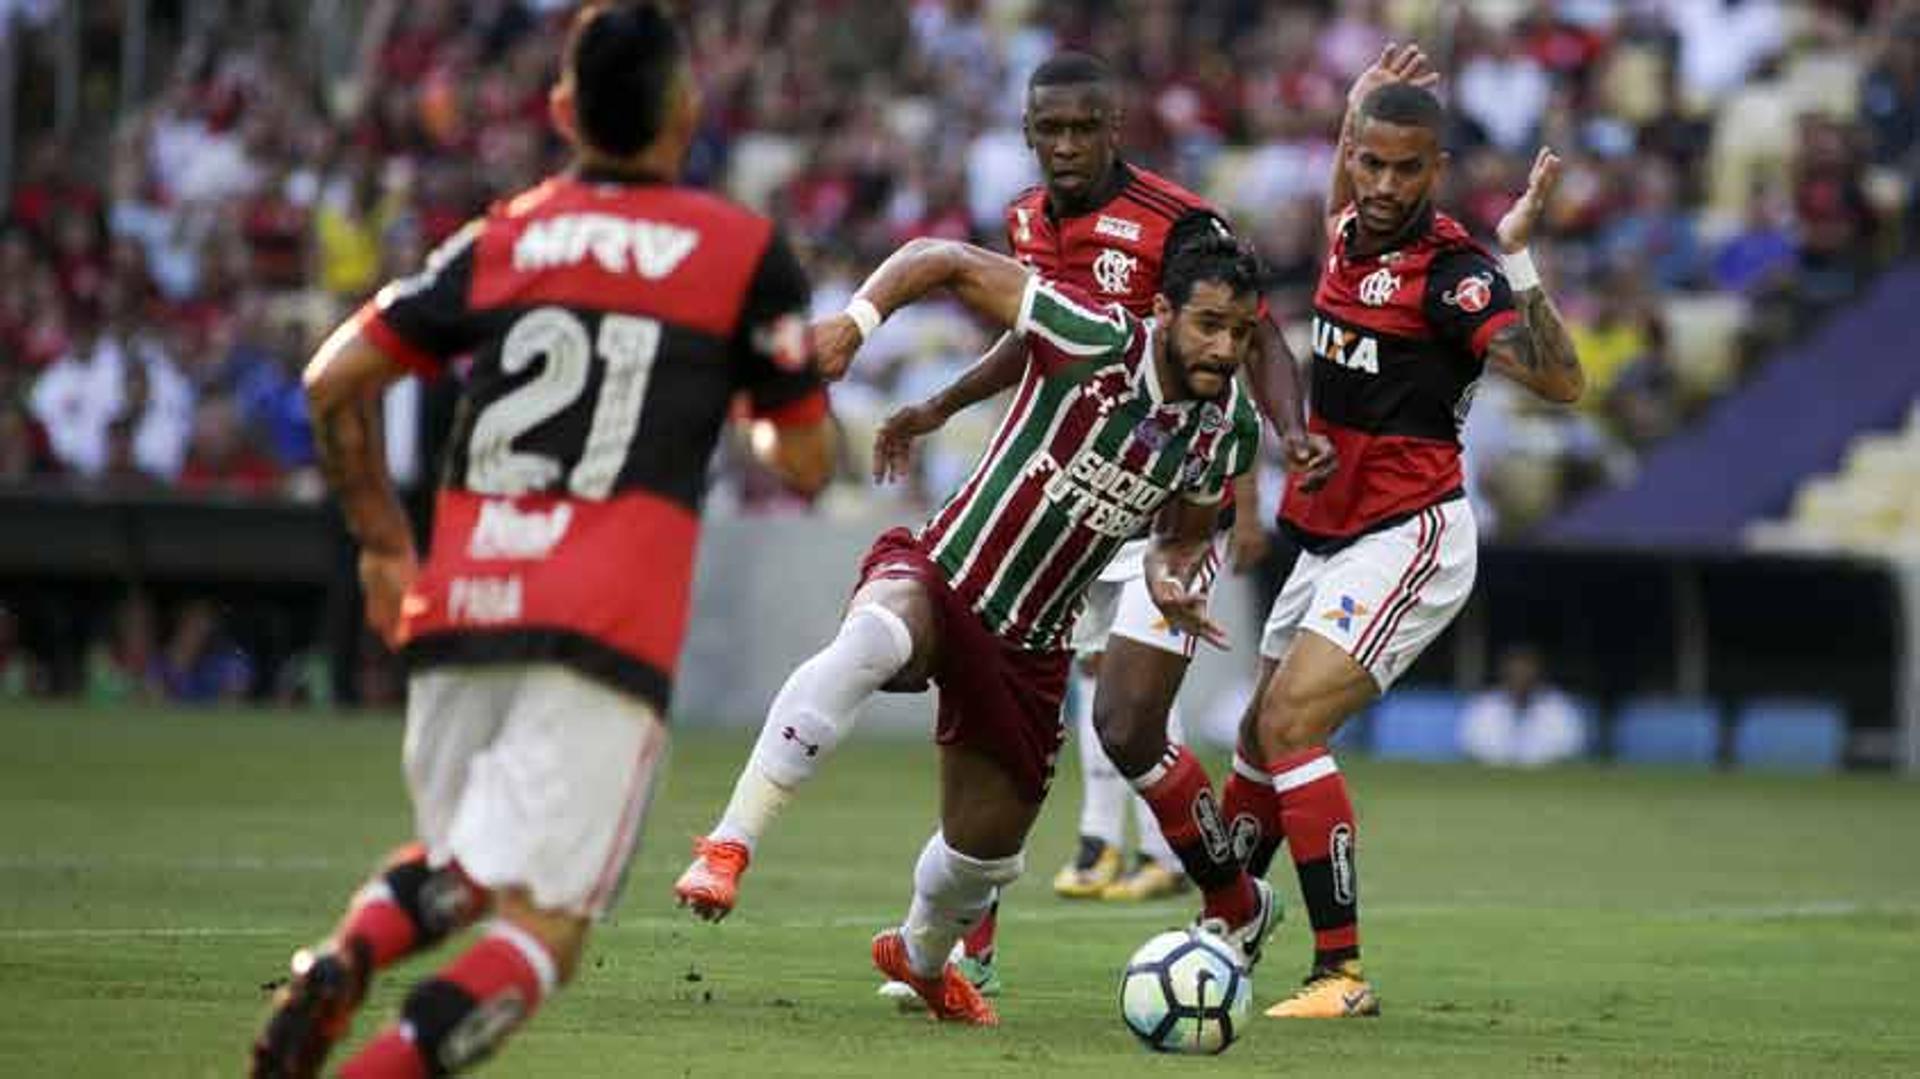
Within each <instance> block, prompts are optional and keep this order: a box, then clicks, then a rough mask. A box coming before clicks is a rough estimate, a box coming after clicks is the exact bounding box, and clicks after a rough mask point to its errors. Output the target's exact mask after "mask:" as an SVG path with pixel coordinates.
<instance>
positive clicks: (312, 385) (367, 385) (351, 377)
mask: <svg viewBox="0 0 1920 1079" xmlns="http://www.w3.org/2000/svg"><path fill="white" fill-rule="evenodd" d="M392 377H393V365H392V364H391V363H390V362H389V361H388V360H387V358H386V356H385V354H383V353H382V352H380V350H379V349H377V348H375V347H373V345H372V344H370V343H368V342H367V340H366V339H365V338H363V337H362V336H361V335H360V332H359V330H358V329H357V328H355V326H354V325H353V323H351V322H349V323H347V324H345V325H343V326H341V327H340V328H339V329H337V330H335V331H333V334H332V335H331V336H329V337H328V338H327V339H326V341H324V342H323V343H322V344H321V345H320V348H319V350H318V351H316V352H315V353H314V354H313V359H312V360H309V361H308V362H307V368H306V370H305V371H303V372H302V373H301V375H300V385H301V388H302V389H303V390H304V391H305V392H306V397H307V409H308V411H309V413H310V414H311V415H315V416H319V415H324V414H326V413H328V412H332V411H333V410H334V409H337V408H339V407H340V406H341V405H344V404H346V403H348V402H350V401H352V400H354V399H355V398H358V397H362V396H367V395H370V394H373V393H376V392H378V391H379V390H381V389H382V388H384V387H385V385H386V383H387V382H389V381H391V379H392Z"/></svg>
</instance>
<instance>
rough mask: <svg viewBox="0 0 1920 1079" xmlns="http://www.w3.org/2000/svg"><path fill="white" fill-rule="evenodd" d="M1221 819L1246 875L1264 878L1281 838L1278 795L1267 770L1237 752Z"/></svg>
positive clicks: (1224, 793)
mask: <svg viewBox="0 0 1920 1079" xmlns="http://www.w3.org/2000/svg"><path fill="white" fill-rule="evenodd" d="M1220 816H1222V817H1224V818H1225V819H1226V822H1227V834H1228V835H1230V836H1232V837H1233V852H1234V854H1235V855H1236V856H1238V857H1239V858H1240V859H1241V861H1242V862H1243V863H1244V864H1245V865H1246V867H1247V872H1248V873H1249V874H1251V875H1253V876H1256V877H1264V876H1266V875H1267V870H1268V869H1270V868H1272V866H1273V856H1274V855H1275V854H1276V853H1278V852H1279V850H1280V840H1281V838H1282V836H1283V835H1284V833H1283V832H1282V831H1281V830H1280V795H1279V793H1278V792H1276V791H1275V790H1274V789H1273V777H1272V776H1269V775H1268V774H1267V772H1266V769H1264V768H1261V767H1260V766H1258V765H1256V764H1254V763H1252V762H1251V761H1249V760H1247V759H1246V758H1245V757H1243V756H1241V755H1240V754H1239V753H1237V752H1236V753H1235V754H1234V755H1233V771H1232V773H1230V774H1229V775H1228V776H1227V787H1226V790H1225V791H1223V792H1222V793H1221V795H1220Z"/></svg>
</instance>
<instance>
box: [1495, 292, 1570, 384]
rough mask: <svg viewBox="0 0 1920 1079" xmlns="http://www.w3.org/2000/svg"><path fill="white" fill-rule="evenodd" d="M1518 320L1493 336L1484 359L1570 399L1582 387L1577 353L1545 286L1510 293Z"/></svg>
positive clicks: (1519, 377)
mask: <svg viewBox="0 0 1920 1079" xmlns="http://www.w3.org/2000/svg"><path fill="white" fill-rule="evenodd" d="M1513 299H1514V307H1515V308H1516V309H1517V310H1518V311H1519V312H1520V320H1519V321H1518V322H1515V323H1514V324H1513V325H1511V326H1508V327H1507V328H1506V329H1503V330H1501V331H1500V332H1499V333H1496V334H1494V335H1493V340H1492V341H1491V342H1489V344H1488V348H1487V358H1488V360H1490V361H1491V362H1492V363H1493V365H1494V366H1495V367H1497V368H1500V369H1503V370H1505V371H1506V373H1508V374H1509V375H1511V376H1513V377H1514V378H1515V379H1517V380H1518V381H1520V382H1522V383H1523V384H1525V385H1526V386H1527V387H1528V388H1529V389H1532V390H1533V391H1535V392H1536V393H1540V394H1542V395H1544V396H1546V397H1549V398H1551V399H1553V400H1556V401H1563V402H1570V401H1573V400H1575V399H1576V398H1578V397H1579V396H1580V393H1581V391H1582V390H1583V389H1585V387H1586V376H1585V373H1584V372H1582V371H1581V369H1580V355H1579V353H1578V352H1577V351H1576V350H1575V349H1574V345H1573V338H1572V336H1571V335H1569V334H1568V333H1567V327H1566V324H1565V323H1564V322H1562V321H1561V319H1560V312H1559V310H1558V309H1557V308H1555V307H1554V305H1553V300H1552V298H1551V297H1549V296H1548V295H1547V293H1546V290H1545V289H1539V288H1530V289H1527V290H1525V291H1523V292H1519V293H1515V294H1514V298H1513Z"/></svg>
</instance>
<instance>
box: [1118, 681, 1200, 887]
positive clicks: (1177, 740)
mask: <svg viewBox="0 0 1920 1079" xmlns="http://www.w3.org/2000/svg"><path fill="white" fill-rule="evenodd" d="M1167 741H1168V742H1169V743H1170V744H1173V745H1185V744H1186V742H1187V734H1186V725H1185V724H1184V723H1183V722H1182V721H1181V716H1180V705H1179V703H1178V702H1176V703H1175V704H1174V705H1173V706H1172V707H1171V708H1169V709H1167ZM1102 752H1105V751H1104V750H1103V751H1102ZM1115 775H1116V778H1118V773H1115ZM1121 786H1122V790H1123V791H1124V792H1125V794H1126V796H1127V801H1128V802H1130V803H1131V804H1132V806H1133V825H1134V834H1135V836H1136V837H1137V841H1138V842H1137V845H1136V846H1135V848H1134V856H1133V866H1132V868H1130V869H1128V870H1127V871H1126V872H1125V873H1123V874H1121V876H1120V878H1119V879H1118V880H1115V881H1114V882H1113V883H1111V884H1109V885H1107V886H1106V887H1105V888H1103V889H1101V890H1100V898H1101V899H1103V900H1106V901H1107V902H1110V903H1111V902H1122V903H1139V902H1143V901H1146V900H1150V899H1161V898H1165V897H1167V896H1172V895H1178V894H1180V893H1181V892H1184V891H1187V890H1188V889H1189V888H1191V887H1192V886H1193V880H1192V878H1190V877H1188V876H1187V869H1186V866H1185V865H1184V864H1182V863H1181V861H1180V855H1179V852H1177V851H1175V850H1174V849H1173V844H1171V843H1169V842H1168V841H1167V834H1166V832H1165V831H1164V830H1162V829H1161V827H1160V819H1159V818H1158V817H1156V816H1155V815H1154V812H1153V806H1152V804H1151V803H1149V802H1148V801H1147V800H1146V799H1145V798H1142V797H1141V796H1140V795H1138V794H1136V793H1134V791H1133V790H1132V788H1131V787H1129V786H1127V785H1126V782H1125V780H1121Z"/></svg>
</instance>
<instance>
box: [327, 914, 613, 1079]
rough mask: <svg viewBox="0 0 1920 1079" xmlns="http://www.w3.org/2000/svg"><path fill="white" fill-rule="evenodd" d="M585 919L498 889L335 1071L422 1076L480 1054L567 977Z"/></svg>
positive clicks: (349, 1077)
mask: <svg viewBox="0 0 1920 1079" xmlns="http://www.w3.org/2000/svg"><path fill="white" fill-rule="evenodd" d="M587 927H588V922H587V919H586V918H584V917H581V916H579V915H577V914H568V913H563V912H558V911H551V910H543V909H541V908H540V907H538V906H536V905H535V904H534V902H533V900H532V897H531V896H529V895H528V894H527V892H526V891H525V890H524V889H520V888H508V889H503V890H502V891H501V892H500V895H499V902H498V909H497V916H496V917H495V918H494V920H493V921H492V923H491V924H490V925H489V926H488V928H487V929H486V931H485V932H484V933H483V934H482V935H481V937H480V939H479V940H477V941H476V942H474V944H473V946H472V947H470V948H468V949H467V950H466V951H465V952H463V953H461V954H460V956H459V957H458V958H456V959H455V960H454V961H453V962H452V963H450V964H448V965H447V966H446V967H445V968H444V969H442V970H441V971H440V972H439V973H438V974H435V975H434V976H433V977H431V978H429V979H427V980H425V981H422V982H420V983H418V984H416V985H415V986H414V987H413V989H412V991H411V992H409V993H408V994H407V998H406V1000H405V1002H404V1003H403V1004H402V1005H401V1006H400V1018H399V1021H398V1022H396V1023H394V1024H392V1025H390V1026H388V1027H387V1028H386V1029H385V1030H382V1031H381V1032H380V1033H379V1034H378V1035H376V1036H375V1037H374V1038H373V1040H372V1041H369V1042H368V1043H367V1044H366V1045H365V1046H363V1047H362V1048H361V1050H360V1051H359V1052H358V1053H356V1054H354V1056H353V1058H352V1059H350V1060H348V1061H347V1062H346V1064H345V1065H343V1066H342V1067H341V1069H340V1075H341V1076H342V1079H425V1077H427V1076H430V1075H447V1074H451V1073H455V1072H459V1071H462V1070H465V1069H467V1068H469V1067H472V1066H473V1065H475V1064H478V1063H480V1062H481V1061H483V1060H485V1059H487V1058H488V1057H489V1056H491V1055H493V1053H494V1052H495V1051H496V1050H498V1049H499V1048H500V1047H501V1045H503V1044H505V1042H506V1040H507V1038H508V1036H509V1035H511V1034H512V1033H513V1032H514V1031H515V1030H516V1029H518V1028H519V1027H520V1026H521V1025H522V1024H524V1023H525V1022H526V1021H527V1020H528V1019H530V1018H532V1017H533V1014H534V1012H535V1011H537V1010H538V1009H539V1007H540V1005H541V1004H542V1003H544V1002H545V1001H546V999H547V998H548V997H551V996H552V995H553V994H554V992H555V991H556V990H558V989H559V987H560V986H561V985H563V984H565V983H566V982H568V981H571V980H572V978H573V973H574V970H575V969H576V968H577V967H578V965H579V961H580V950H581V948H582V947H583V946H584V945H585V943H586V939H587Z"/></svg>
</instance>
